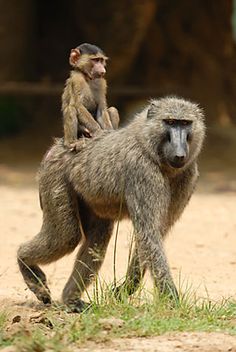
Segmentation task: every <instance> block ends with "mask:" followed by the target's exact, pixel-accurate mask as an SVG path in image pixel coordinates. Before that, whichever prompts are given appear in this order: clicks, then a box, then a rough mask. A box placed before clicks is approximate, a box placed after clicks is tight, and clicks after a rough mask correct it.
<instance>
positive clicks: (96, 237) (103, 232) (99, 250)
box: [62, 211, 113, 312]
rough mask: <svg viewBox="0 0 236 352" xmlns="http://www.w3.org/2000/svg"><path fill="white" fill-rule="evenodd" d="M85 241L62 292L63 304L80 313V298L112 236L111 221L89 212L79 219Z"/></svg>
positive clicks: (83, 305)
mask: <svg viewBox="0 0 236 352" xmlns="http://www.w3.org/2000/svg"><path fill="white" fill-rule="evenodd" d="M81 223H82V224H83V229H84V233H85V237H86V238H85V239H84V242H83V244H82V246H81V247H80V249H79V252H78V254H77V257H76V260H75V264H74V268H73V271H72V274H71V276H70V277H69V280H68V282H67V284H66V286H65V288H64V290H63V293H62V298H63V301H64V303H66V304H67V305H69V306H70V307H71V308H72V310H74V311H76V312H80V311H81V310H83V308H84V307H85V306H86V303H84V302H83V301H82V300H81V299H80V297H81V295H82V293H83V291H84V290H85V288H86V287H87V286H88V285H89V284H90V283H91V281H92V279H93V278H94V276H96V274H97V272H98V270H99V269H100V267H101V265H102V263H103V260H104V257H105V254H106V250H107V246H108V243H109V240H110V237H111V235H112V230H113V221H110V220H103V219H100V218H98V217H96V216H95V215H94V214H92V213H91V212H90V211H88V212H87V214H86V219H85V217H83V215H82V217H81Z"/></svg>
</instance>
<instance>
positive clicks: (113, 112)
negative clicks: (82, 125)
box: [107, 106, 120, 130]
mask: <svg viewBox="0 0 236 352" xmlns="http://www.w3.org/2000/svg"><path fill="white" fill-rule="evenodd" d="M107 111H108V114H109V116H110V120H111V123H112V126H113V128H114V130H116V129H117V128H118V126H119V123H120V117H119V113H118V110H117V109H116V108H114V107H113V106H111V107H110V108H108V109H107Z"/></svg>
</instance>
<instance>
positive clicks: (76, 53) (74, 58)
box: [69, 48, 80, 66]
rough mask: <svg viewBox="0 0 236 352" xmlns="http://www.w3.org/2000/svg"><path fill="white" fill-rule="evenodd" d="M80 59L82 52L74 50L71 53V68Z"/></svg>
mask: <svg viewBox="0 0 236 352" xmlns="http://www.w3.org/2000/svg"><path fill="white" fill-rule="evenodd" d="M79 57H80V51H79V49H78V48H76V49H72V50H71V52H70V58H69V63H70V64H71V66H75V65H76V64H77V62H78V60H79Z"/></svg>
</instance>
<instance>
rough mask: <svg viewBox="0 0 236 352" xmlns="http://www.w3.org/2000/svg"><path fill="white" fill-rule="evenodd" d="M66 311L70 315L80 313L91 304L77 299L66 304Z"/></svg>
mask: <svg viewBox="0 0 236 352" xmlns="http://www.w3.org/2000/svg"><path fill="white" fill-rule="evenodd" d="M67 306H68V311H69V312H71V313H82V312H83V311H85V310H87V309H89V308H90V306H91V304H89V303H87V302H84V301H83V300H82V299H77V300H74V301H70V302H68V303H67Z"/></svg>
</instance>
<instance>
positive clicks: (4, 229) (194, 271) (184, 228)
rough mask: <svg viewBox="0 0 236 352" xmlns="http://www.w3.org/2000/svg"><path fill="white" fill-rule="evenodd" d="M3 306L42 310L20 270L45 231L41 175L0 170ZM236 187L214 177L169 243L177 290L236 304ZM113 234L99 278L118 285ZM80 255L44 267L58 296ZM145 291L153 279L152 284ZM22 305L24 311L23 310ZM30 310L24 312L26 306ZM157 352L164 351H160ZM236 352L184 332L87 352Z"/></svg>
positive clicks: (123, 240)
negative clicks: (26, 249) (23, 251)
mask: <svg viewBox="0 0 236 352" xmlns="http://www.w3.org/2000/svg"><path fill="white" fill-rule="evenodd" d="M0 194H1V203H0V223H1V232H0V241H1V246H0V282H1V285H0V308H1V309H3V308H7V309H14V310H15V311H17V310H19V309H25V310H26V311H30V310H31V309H33V310H35V309H37V301H36V299H35V297H34V296H33V294H32V293H31V292H29V290H28V289H26V287H25V285H24V283H23V281H22V278H21V276H20V274H19V271H18V268H17V265H16V250H17V248H18V246H19V244H20V243H21V242H24V241H25V240H27V239H30V238H31V237H32V236H33V235H35V234H36V233H37V232H38V231H39V229H40V225H41V218H42V213H41V210H40V207H39V201H38V191H37V184H36V182H35V169H34V168H33V169H32V168H31V169H27V170H20V171H19V170H18V169H14V168H11V167H7V166H4V165H0ZM235 214H236V185H235V181H234V179H231V180H221V179H219V178H217V181H216V176H215V174H214V173H213V174H211V173H209V174H208V175H207V176H206V177H205V178H203V180H202V181H201V182H200V185H199V187H198V190H197V192H196V193H195V194H194V196H193V197H192V199H191V201H190V204H189V205H188V207H187V209H186V211H185V212H184V214H183V216H182V218H181V219H180V221H179V222H178V223H177V224H176V226H175V227H174V228H173V230H172V232H171V233H170V235H169V237H168V238H167V240H166V251H167V255H168V259H169V262H170V266H171V270H172V274H173V276H174V278H175V281H176V284H177V286H179V281H180V282H181V286H182V289H184V288H186V287H187V288H191V290H193V291H196V292H197V295H198V296H199V297H206V296H208V297H210V298H211V299H212V300H218V299H221V298H223V297H224V298H225V297H232V298H236V270H235V269H236V215H235ZM131 234H132V226H131V224H130V223H129V222H128V221H124V222H122V223H121V224H120V229H119V235H118V250H117V265H116V268H117V276H118V278H121V277H123V276H124V275H125V271H126V268H127V261H126V260H125V259H124V258H128V249H129V244H130V238H131ZM113 249H114V236H113V238H112V239H111V243H110V246H109V249H108V253H107V256H106V260H105V263H104V265H103V267H102V270H101V273H100V275H101V277H102V278H103V279H104V280H105V281H106V282H112V279H113V271H112V270H111V268H112V265H113ZM74 256H75V252H74V253H73V254H72V255H69V256H67V257H65V258H63V259H61V260H60V261H58V262H57V263H54V264H51V265H48V266H47V267H45V271H46V273H47V275H48V277H49V284H50V288H51V291H52V295H53V298H54V299H56V300H59V299H60V293H61V290H62V288H63V286H64V284H65V282H66V279H67V278H68V276H69V274H70V271H71V269H72V265H73V259H74ZM146 285H147V287H151V285H152V284H151V280H150V278H149V277H147V278H146ZM20 307H21V308H20ZM22 307H24V308H22ZM157 346H158V347H157ZM89 350H94V351H100V350H106V351H114V350H120V351H162V352H169V351H205V352H207V351H236V338H235V337H232V336H228V335H223V334H202V333H199V334H197V333H193V334H189V333H188V334H187V333H184V334H183V333H181V334H174V335H164V336H161V337H155V338H153V339H150V338H149V339H123V340H114V341H112V342H111V343H109V344H108V345H104V346H103V345H101V346H88V348H84V349H83V351H89ZM81 351H82V350H81Z"/></svg>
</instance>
